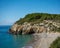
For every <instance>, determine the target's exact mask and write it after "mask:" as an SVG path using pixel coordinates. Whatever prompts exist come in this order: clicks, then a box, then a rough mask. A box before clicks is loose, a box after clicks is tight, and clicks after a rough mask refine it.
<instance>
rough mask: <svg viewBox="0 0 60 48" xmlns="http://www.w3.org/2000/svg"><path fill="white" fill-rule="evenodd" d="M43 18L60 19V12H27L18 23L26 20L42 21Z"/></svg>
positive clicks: (32, 21)
mask: <svg viewBox="0 0 60 48" xmlns="http://www.w3.org/2000/svg"><path fill="white" fill-rule="evenodd" d="M43 20H54V21H56V20H58V21H60V14H48V13H32V14H27V15H26V16H25V17H24V18H21V19H19V20H18V21H17V22H16V23H18V24H23V23H24V22H31V23H40V22H41V21H43Z"/></svg>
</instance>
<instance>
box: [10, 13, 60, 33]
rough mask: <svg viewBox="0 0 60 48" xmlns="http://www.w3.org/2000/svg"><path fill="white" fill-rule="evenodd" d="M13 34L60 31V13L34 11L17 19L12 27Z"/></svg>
mask: <svg viewBox="0 0 60 48" xmlns="http://www.w3.org/2000/svg"><path fill="white" fill-rule="evenodd" d="M9 31H10V33H12V34H33V33H42V32H60V14H48V13H32V14H28V15H26V16H25V17H24V18H21V19H20V20H18V21H16V23H15V24H14V25H12V27H11V28H10V30H9Z"/></svg>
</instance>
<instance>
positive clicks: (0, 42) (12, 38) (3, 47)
mask: <svg viewBox="0 0 60 48" xmlns="http://www.w3.org/2000/svg"><path fill="white" fill-rule="evenodd" d="M9 28H10V26H0V48H21V47H23V46H25V45H26V44H27V43H28V42H29V41H30V40H31V39H32V35H12V34H9V33H8V30H9Z"/></svg>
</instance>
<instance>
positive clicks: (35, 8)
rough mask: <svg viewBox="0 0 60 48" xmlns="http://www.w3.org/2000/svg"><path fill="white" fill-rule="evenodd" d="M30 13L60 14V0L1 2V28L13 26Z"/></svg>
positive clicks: (7, 0) (13, 0)
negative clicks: (2, 26)
mask: <svg viewBox="0 0 60 48" xmlns="http://www.w3.org/2000/svg"><path fill="white" fill-rule="evenodd" d="M30 13H49V14H60V0H29V1H28V0H0V18H1V19H0V26H1V25H13V24H14V23H15V22H16V21H17V20H19V19H20V18H23V17H25V15H27V14H30Z"/></svg>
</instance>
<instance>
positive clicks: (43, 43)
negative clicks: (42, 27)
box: [24, 32, 60, 48]
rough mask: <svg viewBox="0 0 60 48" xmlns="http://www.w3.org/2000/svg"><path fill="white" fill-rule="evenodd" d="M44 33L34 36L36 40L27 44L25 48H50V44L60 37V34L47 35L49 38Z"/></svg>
mask: <svg viewBox="0 0 60 48" xmlns="http://www.w3.org/2000/svg"><path fill="white" fill-rule="evenodd" d="M43 35H44V33H40V34H34V37H33V38H34V39H32V40H31V41H30V42H29V43H27V45H26V46H24V48H26V47H28V48H49V47H50V44H51V43H52V42H53V41H54V40H55V39H56V38H57V37H60V33H58V32H56V33H46V35H47V36H43ZM37 37H39V38H37Z"/></svg>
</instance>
